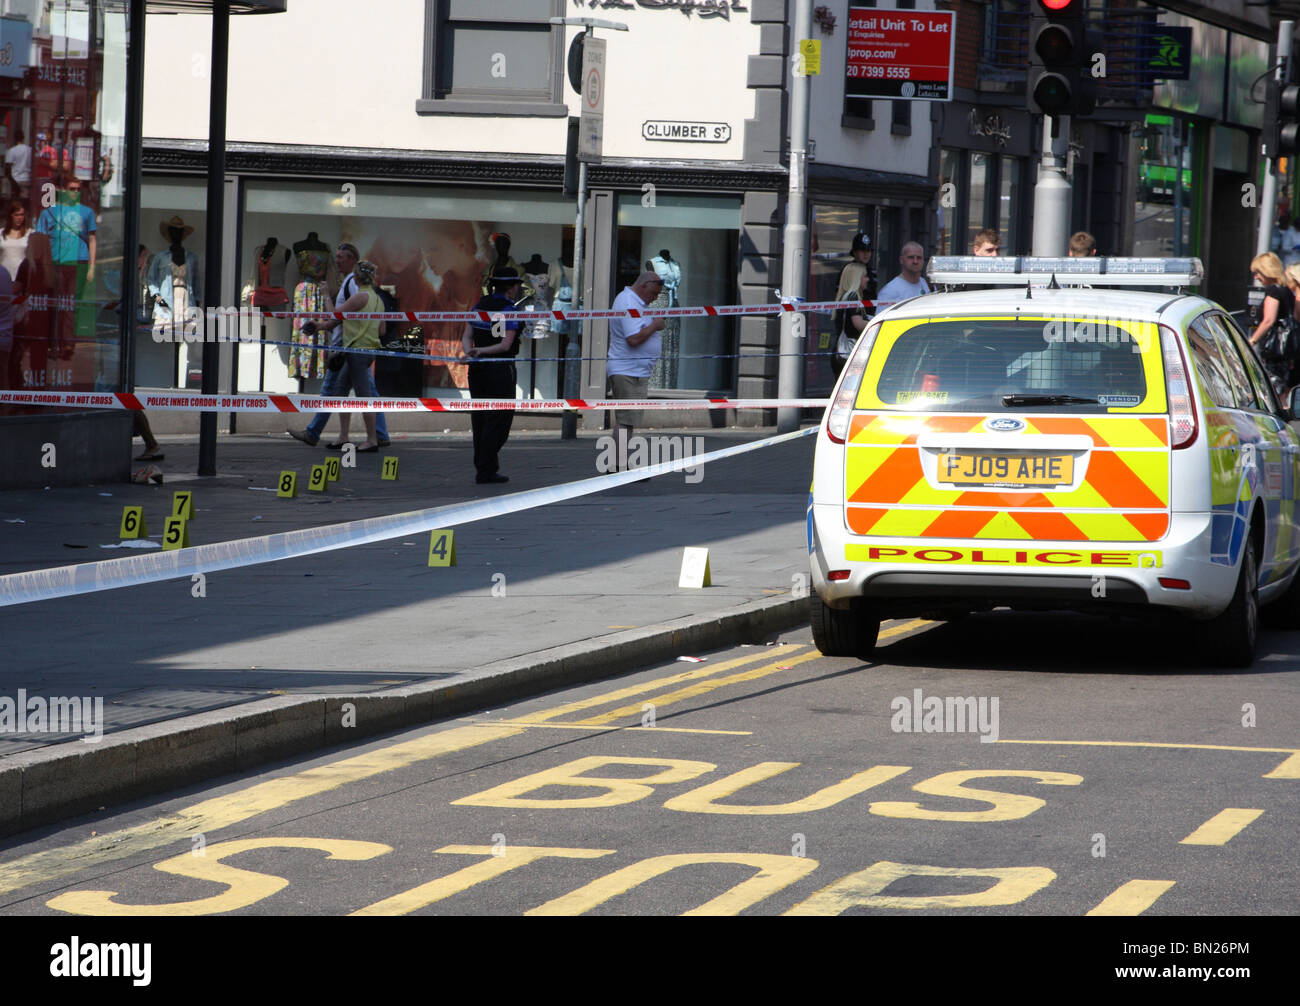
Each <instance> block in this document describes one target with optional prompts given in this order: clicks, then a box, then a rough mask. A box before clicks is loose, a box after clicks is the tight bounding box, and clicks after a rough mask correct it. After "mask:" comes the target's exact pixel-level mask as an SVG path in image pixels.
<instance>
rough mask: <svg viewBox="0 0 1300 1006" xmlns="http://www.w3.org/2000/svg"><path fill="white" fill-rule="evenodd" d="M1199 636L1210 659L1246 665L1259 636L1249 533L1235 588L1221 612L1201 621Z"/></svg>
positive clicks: (1222, 663) (1255, 576) (1228, 664)
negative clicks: (1205, 620)
mask: <svg viewBox="0 0 1300 1006" xmlns="http://www.w3.org/2000/svg"><path fill="white" fill-rule="evenodd" d="M1200 630H1201V631H1200V633H1199V636H1200V639H1201V643H1202V646H1203V647H1204V652H1205V653H1206V655H1207V656H1209V658H1210V660H1211V661H1212V662H1213V663H1215V664H1217V665H1220V666H1223V667H1249V666H1250V665H1251V664H1253V663H1254V662H1255V646H1256V642H1257V640H1258V638H1259V572H1258V566H1257V564H1256V562H1255V539H1254V536H1253V535H1252V536H1251V538H1250V539H1249V540H1248V541H1247V542H1246V547H1245V548H1244V549H1243V550H1242V556H1241V568H1240V571H1239V572H1238V574H1237V589H1236V590H1235V591H1233V594H1232V600H1231V601H1230V602H1229V603H1228V607H1227V608H1225V609H1224V610H1223V612H1222V613H1221V614H1219V615H1218V616H1216V617H1214V618H1212V619H1210V620H1209V621H1208V622H1202V623H1201V625H1200Z"/></svg>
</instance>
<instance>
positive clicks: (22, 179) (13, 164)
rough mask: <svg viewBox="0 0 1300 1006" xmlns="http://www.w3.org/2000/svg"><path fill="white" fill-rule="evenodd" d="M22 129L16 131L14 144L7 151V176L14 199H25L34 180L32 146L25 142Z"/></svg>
mask: <svg viewBox="0 0 1300 1006" xmlns="http://www.w3.org/2000/svg"><path fill="white" fill-rule="evenodd" d="M23 139H24V137H23V131H22V130H21V129H19V130H17V131H16V132H15V133H14V144H13V146H12V147H10V148H9V149H8V150H7V151H5V177H6V178H8V179H9V191H10V192H11V193H12V194H13V198H14V199H23V198H25V197H26V195H27V187H28V186H29V185H30V184H31V182H32V148H31V147H29V146H28V145H27V144H26V143H24V142H23Z"/></svg>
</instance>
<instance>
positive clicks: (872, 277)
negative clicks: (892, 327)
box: [831, 232, 876, 378]
mask: <svg viewBox="0 0 1300 1006" xmlns="http://www.w3.org/2000/svg"><path fill="white" fill-rule="evenodd" d="M849 254H850V256H852V260H851V261H850V262H849V263H848V265H846V266H845V267H844V269H843V271H842V272H841V273H840V282H839V286H838V288H837V289H836V291H835V299H836V300H837V301H844V300H864V301H867V300H875V299H876V274H875V272H874V271H873V270H872V268H871V238H870V237H868V236H867V234H866V233H865V232H859V233H857V234H854V235H853V245H852V247H851V249H850V251H849ZM873 313H874V312H873V310H872V309H871V308H869V307H868V308H864V309H863V310H862V311H854V310H852V309H845V308H841V309H840V310H838V311H836V312H835V314H834V322H833V325H834V329H835V331H834V332H832V333H831V337H832V338H833V339H834V340H835V352H834V354H833V357H832V361H831V363H832V366H833V367H834V368H835V376H836V377H837V378H838V377H839V376H840V371H841V370H843V369H844V364H845V363H847V362H848V359H849V354H850V353H852V352H853V346H854V344H856V343H857V341H858V336H859V335H861V334H862V330H863V329H864V328H865V327H866V324H867V319H868V318H870V317H871V315H872V314H873Z"/></svg>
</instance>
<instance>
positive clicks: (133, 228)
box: [117, 3, 145, 391]
mask: <svg viewBox="0 0 1300 1006" xmlns="http://www.w3.org/2000/svg"><path fill="white" fill-rule="evenodd" d="M126 16H127V29H126V142H125V143H123V144H122V163H121V164H119V165H118V166H117V170H118V171H119V172H121V179H122V241H123V244H122V332H123V333H124V334H125V342H126V346H125V350H126V351H125V352H124V353H122V356H121V358H120V372H119V375H118V381H119V382H120V387H121V389H122V390H123V391H134V390H135V340H136V336H137V334H138V332H139V315H140V311H141V309H142V308H141V305H140V280H141V276H140V273H139V269H138V268H137V265H136V262H137V260H138V259H139V257H140V256H139V252H138V251H137V248H138V246H139V244H140V187H141V186H142V185H143V184H144V180H143V176H142V173H141V170H140V147H141V143H140V135H141V133H142V132H143V126H142V123H143V122H144V111H143V109H144V26H145V6H144V4H142V3H133V4H129V5H128V6H127V15H126Z"/></svg>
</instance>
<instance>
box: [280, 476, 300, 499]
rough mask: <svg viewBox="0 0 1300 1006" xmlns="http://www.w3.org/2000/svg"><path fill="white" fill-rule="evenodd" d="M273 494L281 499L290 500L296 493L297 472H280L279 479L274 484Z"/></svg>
mask: <svg viewBox="0 0 1300 1006" xmlns="http://www.w3.org/2000/svg"><path fill="white" fill-rule="evenodd" d="M275 494H276V495H277V496H279V497H281V498H283V499H287V500H291V499H293V498H294V497H295V496H297V495H298V473H297V472H291V471H283V472H281V473H280V481H279V483H278V484H277V485H276V489H275Z"/></svg>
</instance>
